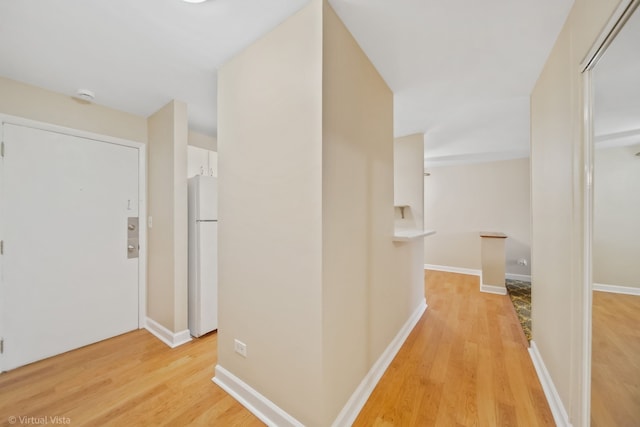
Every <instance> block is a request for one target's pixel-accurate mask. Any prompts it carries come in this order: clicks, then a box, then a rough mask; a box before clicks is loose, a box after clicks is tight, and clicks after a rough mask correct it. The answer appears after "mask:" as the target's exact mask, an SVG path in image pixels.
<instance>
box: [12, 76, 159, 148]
mask: <svg viewBox="0 0 640 427" xmlns="http://www.w3.org/2000/svg"><path fill="white" fill-rule="evenodd" d="M0 113H2V114H9V115H12V116H17V117H23V118H26V119H31V120H36V121H40V122H45V123H51V124H55V125H58V126H65V127H69V128H72V129H79V130H83V131H87V132H94V133H98V134H101V135H108V136H113V137H117V138H123V139H128V140H131V141H137V142H147V119H146V118H144V117H140V116H136V115H134V114H129V113H125V112H122V111H118V110H113V109H111V108H107V107H103V106H101V105H98V104H90V103H87V102H83V101H79V100H77V99H74V98H72V97H70V96H67V95H63V94H60V93H56V92H51V91H49V90H45V89H41V88H38V87H35V86H31V85H28V84H25V83H20V82H17V81H15V80H10V79H7V78H5V77H0Z"/></svg>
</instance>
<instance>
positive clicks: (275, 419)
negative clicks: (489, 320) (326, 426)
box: [213, 300, 427, 427]
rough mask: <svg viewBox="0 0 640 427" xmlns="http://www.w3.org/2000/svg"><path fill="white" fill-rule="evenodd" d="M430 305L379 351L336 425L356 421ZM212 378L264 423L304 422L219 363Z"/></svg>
mask: <svg viewBox="0 0 640 427" xmlns="http://www.w3.org/2000/svg"><path fill="white" fill-rule="evenodd" d="M426 309H427V302H426V301H425V300H422V302H421V303H420V305H419V306H418V307H417V308H416V309H415V311H414V312H413V313H412V314H411V317H409V319H408V320H407V321H406V322H405V324H404V325H403V326H402V328H401V329H400V331H398V333H397V334H396V336H395V337H394V338H393V340H392V341H391V343H390V344H389V345H388V346H387V348H386V349H385V351H384V352H383V353H382V355H380V357H379V358H378V360H377V361H376V363H374V365H373V366H372V367H371V369H369V372H368V373H367V375H365V377H364V378H363V379H362V381H361V382H360V384H359V385H358V387H357V388H356V389H355V391H354V392H353V394H352V395H351V397H350V398H349V400H348V401H347V403H346V404H345V405H344V407H343V408H342V410H341V411H340V413H339V414H338V416H337V417H336V419H335V420H334V422H333V424H332V426H333V427H341V426H348V425H351V424H353V422H354V421H355V419H356V417H357V416H358V414H359V413H360V411H361V410H362V407H363V406H364V405H365V403H366V402H367V400H368V399H369V396H370V395H371V392H373V389H374V388H375V386H376V385H377V384H378V381H380V378H381V377H382V375H383V374H384V373H385V371H386V370H387V368H388V367H389V365H390V364H391V361H393V358H394V357H395V356H396V354H397V353H398V351H399V350H400V348H401V347H402V344H404V342H405V340H406V339H407V337H408V336H409V334H410V333H411V331H412V330H413V328H414V327H415V325H416V324H417V323H418V321H419V320H420V317H422V314H423V313H424V311H425V310H426ZM213 382H214V383H216V384H218V385H219V386H220V387H221V388H222V389H223V390H224V391H226V392H227V393H229V394H230V395H231V396H233V398H234V399H236V400H237V401H238V402H240V404H242V405H243V406H244V407H245V408H247V409H248V410H249V411H251V412H252V413H253V414H254V415H255V416H256V417H258V418H259V419H260V420H261V421H262V422H263V423H265V424H267V425H268V426H273V427H301V426H303V424H302V423H300V422H299V421H298V420H296V419H295V418H294V417H292V416H291V415H289V414H288V413H287V412H285V411H284V410H282V409H281V408H280V407H279V406H278V405H276V404H275V403H273V402H272V401H270V400H269V399H267V398H266V397H265V396H263V395H262V394H260V393H259V392H258V391H256V390H255V389H253V388H252V387H251V386H250V385H248V384H247V383H245V382H244V381H242V380H241V379H240V378H238V377H236V376H235V375H233V374H232V373H231V372H229V371H227V370H226V369H225V368H223V367H222V366H220V365H217V366H216V374H215V377H213Z"/></svg>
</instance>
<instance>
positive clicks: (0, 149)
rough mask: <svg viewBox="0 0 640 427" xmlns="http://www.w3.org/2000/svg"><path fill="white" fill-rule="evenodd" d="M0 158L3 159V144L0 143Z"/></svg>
mask: <svg viewBox="0 0 640 427" xmlns="http://www.w3.org/2000/svg"><path fill="white" fill-rule="evenodd" d="M0 156H2V157H4V142H1V143H0Z"/></svg>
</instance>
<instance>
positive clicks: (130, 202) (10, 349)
mask: <svg viewBox="0 0 640 427" xmlns="http://www.w3.org/2000/svg"><path fill="white" fill-rule="evenodd" d="M2 131H3V141H4V144H5V146H4V153H5V155H4V158H3V167H2V169H3V174H2V198H1V207H2V216H1V218H2V224H1V225H2V240H3V242H4V244H3V255H2V256H1V262H2V281H1V285H0V286H1V288H2V289H1V294H0V296H1V297H2V300H1V301H0V316H2V322H1V323H0V324H1V325H2V329H3V331H2V335H3V338H4V353H3V355H2V366H1V367H2V369H3V370H9V369H13V368H15V367H18V366H21V365H24V364H27V363H30V362H33V361H36V360H40V359H43V358H46V357H49V356H53V355H56V354H59V353H62V352H65V351H68V350H71V349H74V348H78V347H81V346H84V345H87V344H91V343H94V342H97V341H100V340H103V339H105V338H109V337H112V336H115V335H119V334H122V333H124V332H128V331H131V330H133V329H137V328H138V307H139V305H138V298H139V297H138V295H139V294H138V259H137V258H129V257H128V243H127V242H128V241H127V239H128V237H127V220H128V217H137V216H138V199H139V197H138V167H139V166H138V149H136V148H133V147H127V146H123V145H117V144H112V143H107V142H103V141H97V140H93V139H87V138H80V137H76V136H70V135H67V134H64V133H57V132H51V131H45V130H40V129H34V128H30V127H25V126H19V125H14V124H6V123H5V124H3V126H2Z"/></svg>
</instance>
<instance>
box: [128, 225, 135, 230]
mask: <svg viewBox="0 0 640 427" xmlns="http://www.w3.org/2000/svg"><path fill="white" fill-rule="evenodd" d="M128 228H129V230H132V231H133V230H135V229H136V226H135V225H133V224H129V227H128Z"/></svg>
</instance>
